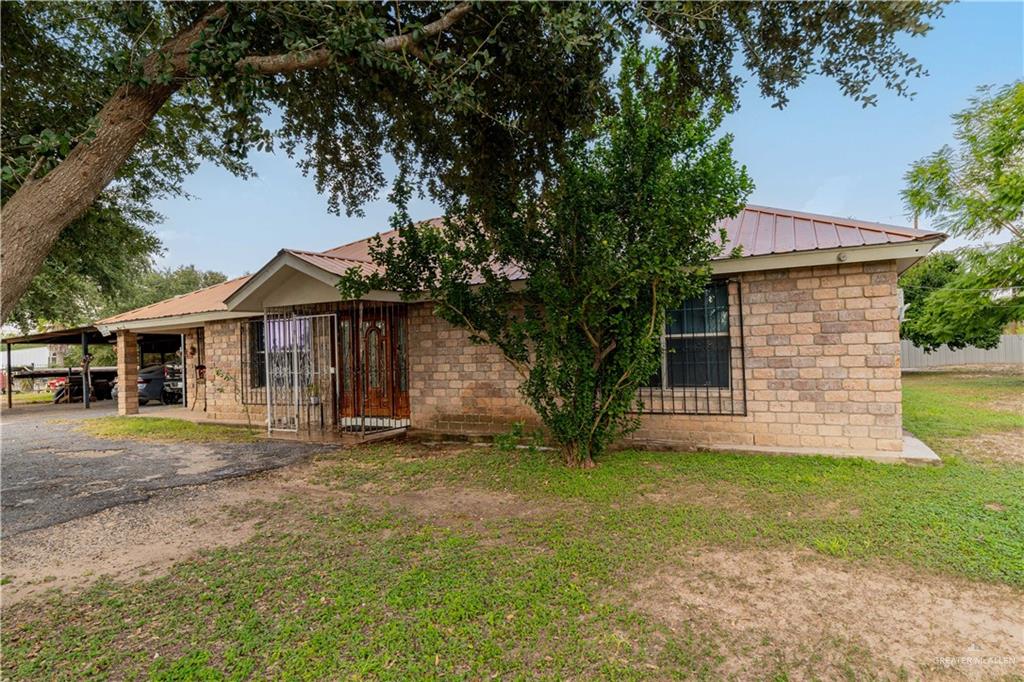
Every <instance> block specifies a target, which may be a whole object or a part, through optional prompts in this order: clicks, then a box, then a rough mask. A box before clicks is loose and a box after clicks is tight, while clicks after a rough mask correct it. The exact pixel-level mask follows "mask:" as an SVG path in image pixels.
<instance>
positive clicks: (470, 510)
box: [380, 487, 554, 525]
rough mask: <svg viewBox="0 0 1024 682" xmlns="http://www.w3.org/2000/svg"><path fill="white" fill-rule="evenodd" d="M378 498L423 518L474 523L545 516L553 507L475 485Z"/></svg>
mask: <svg viewBox="0 0 1024 682" xmlns="http://www.w3.org/2000/svg"><path fill="white" fill-rule="evenodd" d="M380 501H381V502H383V503H384V504H386V505H388V506H392V507H399V508H402V509H404V510H406V511H408V512H411V513H412V514H413V515H415V516H419V517H422V518H429V519H434V520H440V521H442V522H447V521H454V522H468V523H470V524H473V525H475V524H477V523H481V522H486V521H496V520H502V519H525V518H536V517H541V516H548V515H550V514H551V513H552V512H553V511H554V507H553V506H552V505H551V504H549V503H545V504H544V505H543V507H539V506H538V505H537V504H536V503H532V502H530V501H528V500H524V499H523V498H521V497H519V496H518V495H514V494H512V493H507V492H501V491H493V490H482V489H478V488H448V487H438V488H429V489H427V490H410V491H406V492H402V493H397V494H395V495H388V496H386V497H383V498H381V500H380Z"/></svg>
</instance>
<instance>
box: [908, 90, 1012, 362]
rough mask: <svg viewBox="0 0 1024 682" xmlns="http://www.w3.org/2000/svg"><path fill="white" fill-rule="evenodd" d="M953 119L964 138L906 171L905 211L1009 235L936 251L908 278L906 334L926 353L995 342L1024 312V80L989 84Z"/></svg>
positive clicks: (964, 231)
mask: <svg viewBox="0 0 1024 682" xmlns="http://www.w3.org/2000/svg"><path fill="white" fill-rule="evenodd" d="M953 121H954V125H955V130H954V137H955V139H956V141H957V145H956V146H955V147H953V146H950V145H947V146H944V147H943V148H942V149H940V150H939V151H937V152H935V153H934V154H932V155H930V156H928V157H926V158H924V159H922V160H920V161H918V162H917V163H915V164H914V165H913V166H911V168H910V170H909V171H907V174H906V176H905V180H906V183H907V186H906V188H905V189H904V190H903V198H904V201H905V203H906V205H907V209H908V211H910V212H912V213H913V214H914V215H915V216H919V215H924V216H927V217H930V218H931V219H932V221H933V223H934V224H935V225H936V226H937V227H939V228H940V229H943V230H945V231H946V232H948V233H950V234H951V235H954V236H959V237H967V238H971V239H986V238H998V237H1000V236H1002V235H1004V234H1006V233H1009V235H1010V239H1009V241H1007V242H1005V243H1003V244H1001V245H997V246H987V247H981V248H965V249H960V250H959V251H957V252H956V253H954V254H936V255H934V256H931V257H929V258H927V259H925V261H924V263H922V264H921V265H919V266H916V267H915V268H912V269H911V270H909V271H908V272H907V273H906V274H905V275H904V276H903V277H902V278H901V280H900V281H901V285H902V286H903V287H904V292H905V293H904V296H905V297H906V302H907V309H906V314H905V317H904V321H903V324H902V325H901V328H900V332H901V334H902V336H903V337H904V338H907V339H910V340H911V341H913V342H914V344H915V345H917V346H919V347H921V348H924V349H925V350H928V351H931V350H935V349H936V348H938V347H940V346H942V345H946V346H948V347H950V348H963V347H964V346H977V347H979V348H993V347H995V346H996V345H997V344H998V343H999V337H1000V334H1001V333H1002V331H1003V329H1004V328H1005V327H1006V325H1007V324H1008V323H1010V322H1015V321H1021V320H1024V82H1017V83H1012V84H1010V85H1007V86H1005V87H1002V88H996V89H993V88H988V87H985V88H981V89H980V91H979V94H978V96H977V97H975V98H973V99H972V100H971V102H970V106H969V107H968V108H966V109H965V110H963V111H962V112H959V113H958V114H956V115H954V116H953Z"/></svg>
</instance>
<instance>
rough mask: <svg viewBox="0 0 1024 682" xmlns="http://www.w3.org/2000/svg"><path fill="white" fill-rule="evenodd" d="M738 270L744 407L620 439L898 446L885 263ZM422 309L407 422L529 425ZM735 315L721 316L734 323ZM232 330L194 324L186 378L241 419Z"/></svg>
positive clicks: (257, 417)
mask: <svg viewBox="0 0 1024 682" xmlns="http://www.w3.org/2000/svg"><path fill="white" fill-rule="evenodd" d="M737 277H738V279H739V282H740V284H739V286H740V287H741V289H740V293H741V294H742V301H743V323H744V345H745V367H746V369H745V374H746V399H747V414H746V415H745V416H718V415H712V416H708V415H677V414H670V415H665V414H650V415H646V416H645V417H644V418H643V425H642V427H641V429H640V431H638V432H637V433H636V434H634V435H633V436H632V437H631V441H632V442H634V443H636V444H648V445H667V446H671V447H681V448H689V447H715V448H728V447H729V446H734V447H743V446H748V447H764V448H771V449H777V450H779V451H786V450H787V449H794V450H797V449H801V450H806V449H811V450H820V451H822V452H827V451H852V452H858V453H870V452H877V451H883V452H886V451H888V452H893V451H899V450H900V449H901V448H902V438H901V414H900V399H901V390H900V367H899V322H898V319H897V302H896V279H897V272H896V264H895V263H894V262H882V263H866V264H860V263H851V264H841V265H832V266H822V267H815V268H801V269H793V270H779V271H769V272H756V273H744V274H742V275H739V276H737ZM731 289H732V290H733V291H732V292H731V294H732V295H730V300H731V301H732V303H731V305H733V306H735V301H736V297H735V295H734V292H735V288H734V287H731ZM432 311H433V305H432V304H415V305H410V306H409V402H410V405H411V410H412V414H411V418H412V425H413V427H415V428H417V429H423V430H427V431H435V432H443V433H459V434H470V435H472V434H494V433H499V432H503V431H507V430H508V428H509V426H510V425H511V424H512V423H513V422H516V421H522V422H525V423H526V424H527V425H528V427H530V428H534V427H536V426H539V424H538V420H537V418H536V415H535V414H534V413H533V411H532V410H531V409H530V408H529V407H528V406H526V405H525V404H524V402H523V400H522V398H521V396H520V394H519V391H518V386H519V383H520V378H519V376H518V374H517V373H516V372H515V370H514V369H513V368H512V367H511V366H510V365H509V364H508V363H507V362H505V360H504V359H503V358H502V356H501V354H500V353H499V352H498V351H497V350H496V349H494V348H492V347H489V346H481V345H474V344H471V343H470V342H469V337H468V334H467V333H466V332H465V331H463V330H461V329H457V328H455V327H453V326H451V325H449V324H448V323H446V322H444V321H443V320H440V319H438V318H437V317H435V316H434V315H433V312H432ZM737 312H738V311H733V312H732V314H731V315H730V321H731V324H732V325H733V330H734V331H735V326H736V325H737V322H738V317H739V316H738V314H737ZM239 334H240V327H239V322H238V321H237V320H231V321H227V320H225V321H220V322H211V323H207V325H206V328H205V362H206V365H207V379H206V385H205V387H203V386H196V385H193V386H192V387H191V388H190V395H191V393H192V391H197V392H198V400H199V401H202V399H203V389H204V388H205V399H206V406H207V412H208V414H209V415H210V416H211V417H213V418H217V419H232V420H244V419H245V418H246V417H245V407H244V406H243V404H242V402H241V396H240V381H241V371H242V367H241V343H240V338H239ZM189 342H190V340H189V339H186V343H189ZM735 369H736V370H737V371H738V369H739V368H735ZM192 377H193V375H192V374H190V376H189V378H190V380H191V379H192ZM249 414H250V418H251V419H252V421H253V423H254V424H264V423H265V418H266V414H265V407H264V406H263V405H261V404H257V405H251V406H249Z"/></svg>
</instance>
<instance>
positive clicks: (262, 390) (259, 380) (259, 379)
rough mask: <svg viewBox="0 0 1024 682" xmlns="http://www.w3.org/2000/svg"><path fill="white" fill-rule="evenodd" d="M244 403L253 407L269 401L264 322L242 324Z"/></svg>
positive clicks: (255, 321)
mask: <svg viewBox="0 0 1024 682" xmlns="http://www.w3.org/2000/svg"><path fill="white" fill-rule="evenodd" d="M241 342H242V348H241V351H242V402H243V403H246V404H249V405H253V404H261V403H265V402H266V400H267V396H266V386H267V342H266V332H265V330H264V325H263V320H262V319H256V320H244V321H243V322H242V323H241Z"/></svg>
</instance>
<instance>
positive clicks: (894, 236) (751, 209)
mask: <svg viewBox="0 0 1024 682" xmlns="http://www.w3.org/2000/svg"><path fill="white" fill-rule="evenodd" d="M424 223H426V224H430V225H432V226H435V227H439V226H441V225H442V219H441V218H433V219H431V220H427V221H424ZM424 223H421V224H424ZM719 227H724V228H725V231H726V242H725V248H724V249H723V250H722V253H721V255H719V256H718V259H726V258H731V257H732V252H733V250H734V249H735V248H736V247H740V248H741V249H742V251H741V253H742V256H743V257H750V256H768V255H773V254H784V253H795V252H801V251H817V250H821V249H834V248H839V247H856V246H872V245H875V244H891V243H896V242H909V241H915V240H926V239H943V238H944V235H942V234H940V233H938V232H929V231H927V230H915V229H911V228H908V227H898V226H896V225H884V224H882V223H872V222H865V221H862V220H853V219H851V218H838V217H836V216H827V215H818V214H813V213H803V212H799V211H787V210H782V209H776V208H768V207H765V206H747V207H746V208H745V209H743V211H741V212H740V214H739V215H737V216H736V217H734V218H730V219H727V220H723V221H722V222H721V223H719ZM380 234H381V236H382V237H383V238H384V239H392V238H394V237H395V236H396V235H397V232H396V231H395V230H390V231H387V232H382V233H380ZM369 246H370V238H366V239H360V240H358V241H354V242H351V243H349V244H344V245H342V246H338V247H335V248H333V249H328V250H326V251H322V252H314V251H298V250H292V249H285V250H284V252H285V253H289V254H292V255H293V256H295V257H297V258H300V259H302V260H304V261H305V262H307V263H310V264H311V265H314V266H316V267H318V268H320V269H322V270H324V271H326V272H329V273H331V274H334V275H342V274H344V273H345V272H346V271H347V270H349V269H350V268H353V267H357V268H359V269H360V271H362V272H363V273H364V274H370V273H372V272H375V271H376V270H377V266H376V265H374V264H373V262H372V261H371V259H370V253H369ZM503 274H504V275H505V276H506V277H508V278H509V279H522V278H523V277H524V273H523V272H522V271H521V270H519V269H518V268H515V267H513V266H509V267H506V268H505V269H504V273H503ZM474 279H475V280H478V281H479V277H476V278H474ZM248 280H249V276H248V275H247V276H245V277H239V278H237V279H233V280H229V281H227V282H224V283H222V284H217V285H214V286H212V287H208V288H206V289H200V290H199V291H194V292H192V293H190V294H184V295H182V296H176V297H174V298H170V299H167V300H166V301H160V302H159V303H154V304H152V305H148V306H145V307H143V308H138V309H136V310H129V311H128V312H125V313H121V314H120V315H115V316H113V317H108V318H107V319H105V320H100V321H99V322H98V323H97V324H113V323H117V322H128V321H132V320H148V319H153V318H160V317H174V316H178V315H189V314H195V313H203V312H215V311H219V310H227V306H226V305H225V304H224V301H225V300H226V299H227V298H228V297H229V296H230V295H231V294H233V293H234V292H235V291H237V290H238V289H239V288H241V287H242V285H243V284H245V283H246V282H247V281H248Z"/></svg>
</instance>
